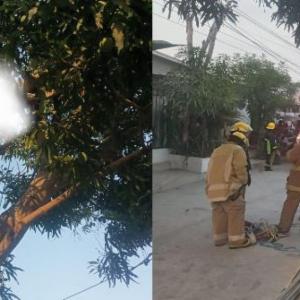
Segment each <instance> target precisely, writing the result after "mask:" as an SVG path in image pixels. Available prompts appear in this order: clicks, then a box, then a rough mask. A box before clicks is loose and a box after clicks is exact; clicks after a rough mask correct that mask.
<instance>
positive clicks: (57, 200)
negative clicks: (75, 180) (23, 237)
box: [22, 184, 79, 225]
mask: <svg viewBox="0 0 300 300" xmlns="http://www.w3.org/2000/svg"><path fill="white" fill-rule="evenodd" d="M78 186H79V184H76V185H75V186H73V187H71V188H69V189H67V190H66V191H64V192H63V193H62V194H60V195H59V196H57V197H56V198H54V199H52V200H50V201H49V202H47V203H46V204H44V205H43V206H41V207H39V208H37V209H36V210H35V211H33V212H32V213H30V214H29V215H27V216H26V217H24V218H23V219H22V223H23V224H24V225H28V224H30V223H31V222H32V221H34V220H36V219H37V218H39V217H41V216H43V215H44V214H46V213H47V212H48V211H50V210H51V209H53V208H55V207H57V206H59V205H60V204H61V203H63V202H64V201H66V200H67V199H69V198H70V196H71V195H72V194H73V193H74V191H75V190H76V188H77V187H78Z"/></svg>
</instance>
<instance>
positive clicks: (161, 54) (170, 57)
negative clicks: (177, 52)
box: [152, 50, 184, 65]
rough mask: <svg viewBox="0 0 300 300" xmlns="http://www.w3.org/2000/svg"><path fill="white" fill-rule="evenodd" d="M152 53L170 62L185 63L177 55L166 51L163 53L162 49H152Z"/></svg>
mask: <svg viewBox="0 0 300 300" xmlns="http://www.w3.org/2000/svg"><path fill="white" fill-rule="evenodd" d="M152 55H154V56H156V57H159V58H162V59H164V60H166V61H168V62H173V63H176V64H179V65H184V63H183V62H182V61H181V60H179V59H177V58H175V57H172V56H170V55H167V54H165V53H162V52H160V51H157V50H154V51H152Z"/></svg>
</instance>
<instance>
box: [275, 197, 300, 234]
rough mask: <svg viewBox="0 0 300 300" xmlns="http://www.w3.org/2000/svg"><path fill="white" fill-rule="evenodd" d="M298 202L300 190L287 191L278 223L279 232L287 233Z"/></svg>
mask: <svg viewBox="0 0 300 300" xmlns="http://www.w3.org/2000/svg"><path fill="white" fill-rule="evenodd" d="M299 203H300V192H294V191H287V197H286V200H285V201H284V203H283V207H282V211H281V216H280V222H279V225H278V227H279V230H280V232H282V233H287V232H289V231H290V229H291V226H292V224H293V220H294V217H295V213H296V211H297V208H298V206H299Z"/></svg>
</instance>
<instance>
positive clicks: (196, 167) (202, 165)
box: [152, 149, 209, 174]
mask: <svg viewBox="0 0 300 300" xmlns="http://www.w3.org/2000/svg"><path fill="white" fill-rule="evenodd" d="M208 160H209V158H201V157H185V156H183V155H175V154H170V150H169V149H153V150H152V163H153V166H154V167H156V166H159V165H164V166H165V168H168V169H180V170H187V171H191V172H194V173H198V174H201V173H205V172H206V171H207V166H208ZM160 170H163V169H162V168H160Z"/></svg>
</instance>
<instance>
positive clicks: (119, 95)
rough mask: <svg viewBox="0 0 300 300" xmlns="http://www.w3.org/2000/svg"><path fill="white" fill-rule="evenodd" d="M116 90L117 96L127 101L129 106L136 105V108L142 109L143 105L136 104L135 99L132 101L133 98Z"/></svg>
mask: <svg viewBox="0 0 300 300" xmlns="http://www.w3.org/2000/svg"><path fill="white" fill-rule="evenodd" d="M114 92H115V94H116V96H117V97H118V98H119V99H120V100H122V101H123V102H124V103H126V105H127V106H129V107H134V108H136V109H138V110H141V109H142V108H141V106H139V105H138V104H136V103H135V102H134V101H132V100H130V99H128V98H126V97H125V96H123V95H122V94H121V93H120V92H119V91H114Z"/></svg>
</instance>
